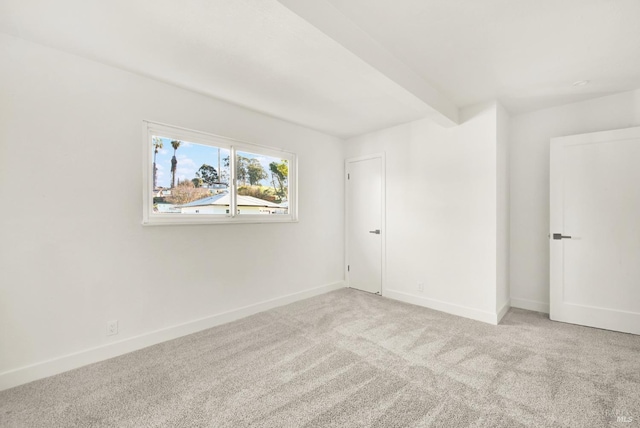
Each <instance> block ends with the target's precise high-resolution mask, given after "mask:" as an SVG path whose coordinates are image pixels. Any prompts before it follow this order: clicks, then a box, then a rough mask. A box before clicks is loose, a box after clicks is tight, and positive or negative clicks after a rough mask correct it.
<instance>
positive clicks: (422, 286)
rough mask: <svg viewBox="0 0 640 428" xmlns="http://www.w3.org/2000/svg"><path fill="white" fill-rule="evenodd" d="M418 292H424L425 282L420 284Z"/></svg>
mask: <svg viewBox="0 0 640 428" xmlns="http://www.w3.org/2000/svg"><path fill="white" fill-rule="evenodd" d="M418 291H419V292H421V293H422V292H423V291H424V282H418Z"/></svg>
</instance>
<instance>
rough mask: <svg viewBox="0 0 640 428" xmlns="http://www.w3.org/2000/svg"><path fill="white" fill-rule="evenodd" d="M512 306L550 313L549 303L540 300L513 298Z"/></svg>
mask: <svg viewBox="0 0 640 428" xmlns="http://www.w3.org/2000/svg"><path fill="white" fill-rule="evenodd" d="M511 306H512V307H514V308H520V309H526V310H529V311H535V312H543V313H545V314H548V313H549V303H544V302H538V301H535V300H529V299H519V298H517V297H512V298H511Z"/></svg>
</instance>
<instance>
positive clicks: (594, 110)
mask: <svg viewBox="0 0 640 428" xmlns="http://www.w3.org/2000/svg"><path fill="white" fill-rule="evenodd" d="M638 125H640V90H636V91H631V92H624V93H620V94H615V95H611V96H607V97H603V98H598V99H593V100H588V101H583V102H579V103H574V104H567V105H564V106H560V107H554V108H548V109H544V110H538V111H535V112H532V113H527V114H521V115H518V116H514V117H512V118H511V121H510V133H509V143H510V182H511V261H510V264H511V267H510V283H511V304H512V305H513V306H518V307H522V308H525V309H531V310H538V311H544V312H548V311H549V240H548V236H547V235H548V234H549V233H550V232H552V231H550V230H549V140H550V139H551V138H552V137H560V136H565V135H574V134H582V133H587V132H596V131H605V130H611V129H619V128H628V127H630V126H638Z"/></svg>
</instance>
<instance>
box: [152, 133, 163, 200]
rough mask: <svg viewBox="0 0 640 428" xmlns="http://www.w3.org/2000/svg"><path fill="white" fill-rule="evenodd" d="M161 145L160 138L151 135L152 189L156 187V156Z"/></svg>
mask: <svg viewBox="0 0 640 428" xmlns="http://www.w3.org/2000/svg"><path fill="white" fill-rule="evenodd" d="M162 147H163V145H162V138H160V137H153V190H155V189H156V187H158V181H157V180H158V167H156V156H157V155H158V151H159V150H160V149H161V148H162Z"/></svg>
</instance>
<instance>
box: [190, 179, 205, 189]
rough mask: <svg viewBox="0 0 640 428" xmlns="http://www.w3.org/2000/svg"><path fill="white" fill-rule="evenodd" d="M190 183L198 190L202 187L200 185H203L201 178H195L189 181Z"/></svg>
mask: <svg viewBox="0 0 640 428" xmlns="http://www.w3.org/2000/svg"><path fill="white" fill-rule="evenodd" d="M191 182H192V183H193V185H194V186H195V187H196V188H200V187H202V183H204V180H203V179H202V178H200V177H196V178H193V179H191Z"/></svg>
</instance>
